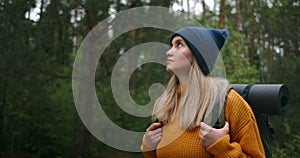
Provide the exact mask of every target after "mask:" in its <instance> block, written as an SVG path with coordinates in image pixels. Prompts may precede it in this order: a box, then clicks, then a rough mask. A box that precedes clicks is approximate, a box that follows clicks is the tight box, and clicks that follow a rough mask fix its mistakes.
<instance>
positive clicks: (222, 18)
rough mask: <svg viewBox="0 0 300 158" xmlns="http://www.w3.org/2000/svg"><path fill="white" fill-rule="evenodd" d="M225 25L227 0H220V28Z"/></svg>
mask: <svg viewBox="0 0 300 158" xmlns="http://www.w3.org/2000/svg"><path fill="white" fill-rule="evenodd" d="M224 27H225V0H221V2H220V15H219V29H223V28H224Z"/></svg>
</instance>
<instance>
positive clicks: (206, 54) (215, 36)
mask: <svg viewBox="0 0 300 158" xmlns="http://www.w3.org/2000/svg"><path fill="white" fill-rule="evenodd" d="M175 36H181V37H182V38H183V39H184V41H185V42H186V43H187V45H188V47H189V48H190V49H191V52H192V54H193V55H194V57H195V58H196V60H197V62H198V65H199V67H200V68H201V70H202V72H203V74H204V75H205V76H207V75H208V74H209V73H210V72H211V71H212V70H213V68H214V65H215V63H216V60H217V58H218V56H219V53H220V50H221V49H222V47H223V45H224V43H225V41H226V38H227V36H228V31H227V30H218V29H207V28H200V27H184V28H181V29H179V30H178V31H176V32H175V33H173V34H172V35H171V37H170V43H171V44H172V40H173V38H174V37H175Z"/></svg>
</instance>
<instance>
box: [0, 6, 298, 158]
mask: <svg viewBox="0 0 300 158" xmlns="http://www.w3.org/2000/svg"><path fill="white" fill-rule="evenodd" d="M140 6H162V7H167V8H170V11H171V12H176V11H181V12H184V13H186V14H188V15H190V16H191V17H193V18H194V19H196V20H197V21H199V23H200V24H202V25H203V26H204V27H212V28H219V29H222V28H225V29H227V30H228V31H229V32H230V35H229V38H228V41H227V43H226V45H225V47H224V48H223V49H222V51H221V54H222V58H223V60H224V63H225V67H226V72H227V78H228V79H229V81H230V82H231V83H284V84H286V85H287V86H288V87H289V89H290V91H291V95H292V106H291V109H290V111H289V112H288V113H287V115H285V116H270V120H271V123H272V125H273V127H274V129H275V132H276V134H275V135H274V141H273V144H272V149H273V157H275V158H276V157H300V130H299V129H300V124H299V118H300V105H299V104H300V84H299V81H300V47H299V44H300V42H299V37H300V32H299V31H300V21H299V16H300V1H299V0H247V1H244V0H170V1H167V0H27V1H23V0H0V19H1V21H0V35H1V36H0V39H1V45H0V48H1V57H0V72H1V75H0V157H5V158H13V157H22V158H25V157H29V158H39V157H43V158H48V157H49V158H54V157H58V158H59V157H64V158H65V157H73V158H93V157H142V154H141V153H130V152H124V151H120V150H117V149H114V148H111V147H109V146H107V145H105V144H103V143H101V142H100V141H99V140H98V139H96V138H95V137H94V136H93V135H92V134H91V133H90V132H89V131H88V130H87V129H86V128H85V126H84V125H83V123H82V122H81V120H80V118H79V116H78V113H77V112H76V108H75V104H74V101H73V95H72V68H73V63H74V59H75V57H76V53H77V50H78V48H79V46H80V44H81V42H82V40H83V39H84V38H85V36H86V35H87V34H88V33H89V32H90V31H91V30H92V29H93V28H94V27H95V26H96V25H97V24H98V23H99V22H101V21H102V20H104V19H106V18H108V17H109V16H113V15H116V14H117V13H118V12H120V11H123V10H126V9H131V8H134V7H140ZM149 34H151V36H149ZM169 35H170V32H169V31H166V30H162V29H157V28H141V29H136V30H132V31H130V32H126V33H124V34H122V36H119V37H118V38H116V39H115V40H114V41H113V42H112V43H111V44H110V46H109V47H108V48H107V49H106V50H105V51H104V53H103V54H102V57H101V59H100V60H99V63H98V67H97V71H96V78H95V83H96V87H97V88H96V89H97V95H98V97H100V98H101V102H102V103H103V105H105V106H104V107H103V109H104V110H105V112H106V114H107V115H108V116H109V117H110V119H111V120H112V121H114V122H115V123H116V124H118V125H119V126H120V127H123V128H126V129H128V130H132V131H144V130H145V129H146V127H147V126H148V125H149V124H150V121H151V120H150V119H151V118H150V117H146V118H138V117H134V116H131V115H129V114H126V113H125V112H123V111H122V110H121V109H120V108H119V107H118V105H117V104H116V103H115V101H114V98H113V95H112V92H111V86H110V84H111V80H110V79H111V78H110V77H111V73H112V69H113V67H114V65H115V63H116V62H117V60H118V58H119V57H120V56H121V55H122V53H124V52H126V51H127V50H128V49H130V48H131V47H133V46H135V45H138V44H141V43H144V42H151V41H155V42H161V43H166V44H168V42H169V41H168V38H169ZM132 63H133V65H134V63H136V61H135V60H134V59H132ZM169 77H170V74H168V73H166V72H165V67H164V66H163V65H159V64H151V63H149V64H145V65H142V66H141V67H139V68H138V69H136V70H135V71H134V73H133V74H132V76H131V79H130V93H131V95H132V98H133V99H134V100H135V101H136V102H137V103H138V104H141V105H143V104H146V103H148V102H149V100H150V98H149V94H148V89H149V86H151V85H152V84H153V83H157V82H159V83H163V84H166V82H167V80H168V79H169ZM129 141H130V140H129Z"/></svg>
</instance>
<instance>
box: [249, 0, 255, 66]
mask: <svg viewBox="0 0 300 158" xmlns="http://www.w3.org/2000/svg"><path fill="white" fill-rule="evenodd" d="M255 7H256V3H255V1H253V6H252V14H251V15H252V18H251V19H252V20H251V54H250V65H253V64H254V55H255V36H256V29H255Z"/></svg>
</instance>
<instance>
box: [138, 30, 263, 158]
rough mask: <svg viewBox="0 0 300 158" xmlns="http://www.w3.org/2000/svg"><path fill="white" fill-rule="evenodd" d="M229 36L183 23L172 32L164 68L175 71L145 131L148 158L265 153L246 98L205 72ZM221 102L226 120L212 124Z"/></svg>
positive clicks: (245, 155) (144, 139) (216, 116)
mask: <svg viewBox="0 0 300 158" xmlns="http://www.w3.org/2000/svg"><path fill="white" fill-rule="evenodd" d="M227 35H228V32H227V31H226V30H216V29H204V28H197V27H185V28H182V29H180V30H178V31H176V32H175V33H174V34H173V35H172V36H171V38H170V41H171V46H172V47H171V48H170V50H168V51H167V56H168V58H167V64H166V70H167V71H171V72H173V74H174V75H173V76H172V77H171V79H170V81H169V83H168V86H167V88H166V90H165V92H164V93H163V94H162V95H161V96H160V97H159V98H158V100H157V101H156V103H155V106H154V109H153V120H158V121H157V122H155V123H153V124H151V125H150V126H149V127H148V128H147V130H146V133H145V135H144V138H143V142H142V146H141V150H142V151H143V152H144V156H145V157H146V158H152V157H153V158H155V157H159V158H160V157H176V158H178V157H255V158H258V157H265V156H264V155H265V154H264V149H263V145H262V142H261V139H260V135H259V130H258V127H257V124H256V120H255V117H254V114H253V112H252V111H251V108H250V107H249V105H248V104H247V102H245V101H244V100H243V99H242V97H241V96H239V95H238V93H237V92H236V91H234V90H231V89H230V87H229V84H228V82H227V80H225V79H222V78H216V77H210V76H209V74H210V73H211V71H212V70H213V67H214V64H215V62H216V59H217V57H218V55H219V50H220V49H221V48H222V47H223V45H224V43H225V40H226V38H227ZM211 41H212V42H211ZM212 43H213V45H212ZM223 106H225V108H224V109H225V116H224V117H225V119H226V123H225V125H224V126H223V127H221V128H219V129H217V128H213V126H214V124H215V123H216V120H218V117H219V116H218V115H219V114H222V112H221V111H222V110H220V109H222V107H223ZM223 113H224V112H223ZM216 114H217V115H216Z"/></svg>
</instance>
